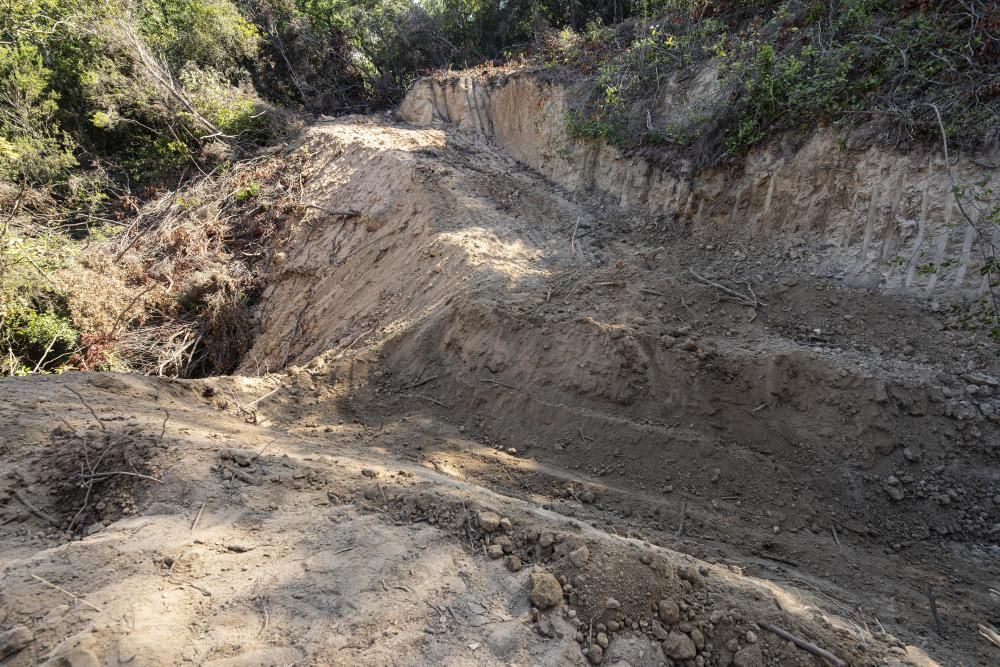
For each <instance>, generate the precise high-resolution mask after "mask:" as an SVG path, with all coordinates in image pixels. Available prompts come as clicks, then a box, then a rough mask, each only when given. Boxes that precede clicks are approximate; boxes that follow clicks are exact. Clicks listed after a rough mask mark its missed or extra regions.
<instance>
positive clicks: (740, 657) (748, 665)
mask: <svg viewBox="0 0 1000 667" xmlns="http://www.w3.org/2000/svg"><path fill="white" fill-rule="evenodd" d="M763 664H764V656H763V654H762V653H761V651H760V647H759V646H756V645H754V646H747V647H746V648H744V649H741V650H739V651H737V652H736V655H734V656H733V667H761V665H763Z"/></svg>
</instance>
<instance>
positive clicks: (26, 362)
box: [0, 305, 80, 374]
mask: <svg viewBox="0 0 1000 667" xmlns="http://www.w3.org/2000/svg"><path fill="white" fill-rule="evenodd" d="M79 339H80V334H79V332H78V331H77V330H76V329H75V328H74V327H73V324H72V323H71V322H70V320H69V318H68V317H66V316H65V315H63V314H60V313H58V312H55V311H53V310H36V309H34V308H32V307H31V306H24V305H21V306H13V307H10V306H8V307H7V308H5V309H3V310H2V311H0V344H2V345H3V346H4V347H6V350H3V351H4V352H6V354H5V355H4V356H5V358H6V359H7V360H8V361H7V364H8V365H9V366H11V368H8V369H7V370H8V373H11V374H19V373H22V372H24V370H28V371H31V370H34V369H36V368H38V369H40V370H53V369H56V368H58V367H59V366H61V365H65V363H66V361H67V358H68V357H69V356H70V355H71V354H72V353H73V352H74V351H75V349H76V345H77V342H78V341H79ZM11 359H14V360H16V363H15V364H11V363H10V361H9V360H11Z"/></svg>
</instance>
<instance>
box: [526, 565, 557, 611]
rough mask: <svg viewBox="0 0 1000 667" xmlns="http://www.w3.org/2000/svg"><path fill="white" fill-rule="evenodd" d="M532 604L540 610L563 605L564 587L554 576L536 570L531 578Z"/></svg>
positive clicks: (530, 595)
mask: <svg viewBox="0 0 1000 667" xmlns="http://www.w3.org/2000/svg"><path fill="white" fill-rule="evenodd" d="M529 585H530V587H531V593H530V594H529V599H530V600H531V604H533V605H535V606H536V607H538V608H539V609H549V608H550V607H555V606H557V605H559V604H561V603H562V595H563V591H562V585H560V583H559V580H558V579H556V578H555V577H554V576H553V575H552V574H550V573H549V572H546V571H544V570H539V569H537V568H536V569H535V570H533V571H532V572H531V575H530V577H529Z"/></svg>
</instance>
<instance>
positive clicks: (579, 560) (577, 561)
mask: <svg viewBox="0 0 1000 667" xmlns="http://www.w3.org/2000/svg"><path fill="white" fill-rule="evenodd" d="M568 557H569V562H570V563H572V564H573V565H574V566H576V567H583V565H584V564H585V563H586V562H587V561H588V560H590V550H589V549H587V547H586V546H585V545H584V546H581V547H580V548H578V549H574V550H573V551H571V552H569V554H568Z"/></svg>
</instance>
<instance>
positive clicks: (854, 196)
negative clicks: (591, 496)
mask: <svg viewBox="0 0 1000 667" xmlns="http://www.w3.org/2000/svg"><path fill="white" fill-rule="evenodd" d="M702 79H704V80H702ZM712 89H713V84H712V76H711V71H706V72H702V73H701V75H699V76H698V77H695V81H694V82H693V83H692V84H690V85H689V86H687V87H676V88H675V89H673V90H671V89H668V90H666V91H665V92H664V94H663V95H662V97H661V99H660V101H659V104H660V108H659V110H658V112H657V114H654V117H656V118H658V119H660V120H661V121H662V119H664V118H666V119H668V120H669V118H670V117H671V116H672V115H682V114H684V113H686V111H685V110H686V109H688V108H690V106H691V104H692V100H691V98H701V97H704V96H705V95H710V94H711V91H712ZM572 98H573V90H572V87H570V86H567V85H564V84H560V83H553V82H550V81H547V80H546V79H545V78H543V77H539V76H536V75H532V74H515V75H513V76H510V77H507V78H504V79H502V80H500V81H498V82H487V81H486V80H483V79H480V78H477V77H475V76H469V75H465V76H457V75H456V76H447V77H445V76H441V77H431V78H425V79H422V80H420V81H418V82H417V84H416V85H415V86H414V87H413V89H412V90H411V92H410V94H409V95H408V96H407V98H406V100H405V101H404V102H403V104H402V105H401V107H400V110H399V113H400V116H401V117H402V118H403V119H405V120H407V121H409V122H411V123H414V124H417V125H421V126H429V125H433V124H436V123H446V124H450V125H453V126H455V127H457V128H458V129H459V130H461V131H466V132H474V133H477V134H480V135H482V136H484V137H487V138H489V139H491V140H493V141H495V142H496V143H497V144H499V145H500V146H502V147H503V148H504V149H505V150H506V151H507V152H509V153H510V154H511V155H513V156H514V157H515V158H516V159H518V160H520V161H521V162H523V163H524V164H526V165H529V166H530V167H532V168H533V169H536V170H537V171H538V172H540V173H542V174H544V175H545V176H547V177H549V178H551V179H553V180H554V181H555V182H557V183H559V184H561V185H563V186H564V187H567V188H569V189H571V190H574V191H580V190H586V189H589V188H596V189H598V190H600V191H601V192H604V193H607V194H608V195H610V196H612V197H613V198H614V199H615V200H616V201H617V203H618V204H619V205H621V206H622V207H623V208H626V209H632V210H642V211H644V212H646V213H648V214H649V215H651V216H653V217H654V219H655V220H656V221H657V224H659V225H662V226H663V227H665V228H671V227H674V226H681V227H691V228H692V229H693V230H694V231H695V232H696V233H697V232H699V231H703V230H706V229H712V230H714V229H718V228H720V227H724V228H726V229H728V230H731V232H732V233H733V234H737V235H739V236H741V237H743V238H758V237H768V238H771V239H775V240H778V241H779V242H784V243H794V242H795V241H800V240H807V241H809V242H810V244H811V247H812V249H813V252H814V253H815V254H816V255H817V257H816V259H817V262H818V264H819V265H821V266H822V267H823V269H824V270H825V271H826V272H828V273H830V274H832V275H835V276H844V277H847V278H849V279H851V280H852V282H854V283H855V284H858V285H863V286H871V287H878V286H881V287H889V288H912V289H914V290H918V291H925V292H931V291H933V292H946V291H954V290H962V291H966V292H969V293H972V294H976V293H981V292H982V290H984V289H985V281H984V279H983V277H982V276H981V275H980V274H979V272H978V267H979V266H980V265H981V263H982V258H981V257H978V256H977V254H978V253H976V252H975V248H974V243H973V241H974V236H975V232H974V230H973V229H972V227H971V226H970V225H969V224H968V223H967V222H966V220H965V219H964V218H963V217H962V215H961V213H960V211H959V210H958V208H957V206H956V204H955V198H954V196H953V194H952V187H951V184H950V181H949V178H948V173H947V170H946V168H945V164H944V160H943V156H942V153H941V152H940V151H933V152H928V151H914V152H908V153H902V152H896V151H892V150H884V149H880V148H876V147H870V146H869V147H867V148H866V147H863V146H864V144H865V143H866V142H865V141H864V140H863V137H862V136H861V135H862V134H863V133H861V132H859V133H856V138H850V139H848V140H847V141H846V143H842V142H839V141H838V139H837V137H836V136H835V135H834V134H833V133H832V132H825V131H817V132H816V133H815V135H814V136H813V137H812V138H811V139H810V140H809V141H808V142H806V143H805V145H803V146H801V147H798V148H795V149H791V148H789V147H787V146H783V145H781V144H780V140H778V141H776V142H772V144H771V145H770V146H769V147H766V148H764V149H759V150H756V151H754V152H753V153H752V154H751V155H749V156H748V157H747V158H746V159H745V160H744V161H743V162H742V163H741V164H740V165H739V167H738V168H734V167H723V168H715V169H708V170H704V171H699V172H695V171H694V170H692V169H691V167H690V165H687V164H684V163H683V162H672V163H670V164H667V165H663V164H657V163H656V162H654V161H652V160H651V159H647V158H644V157H632V156H628V155H624V154H623V153H622V152H621V151H619V150H617V149H616V148H614V147H611V146H608V145H605V144H600V143H597V142H588V141H574V140H572V139H570V138H569V137H568V136H567V133H566V122H565V119H566V115H567V113H568V112H569V111H570V109H571V101H572ZM855 144H856V145H857V146H855ZM859 146H860V147H859ZM997 162H998V158H997V156H979V157H978V158H970V157H964V158H963V159H961V160H959V161H958V162H957V163H956V164H955V165H954V166H953V170H954V175H955V178H956V180H957V182H958V183H960V184H965V185H966V186H969V187H972V186H973V185H975V186H977V187H981V188H982V189H983V190H986V189H992V190H993V191H994V192H996V191H1000V171H998V170H997V169H996V167H995V165H996V164H997ZM991 165H994V166H991ZM977 222H978V220H977ZM929 264H933V265H935V266H936V267H939V268H938V270H937V271H936V272H934V273H926V272H921V271H920V270H919V269H918V267H919V266H921V265H929Z"/></svg>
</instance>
